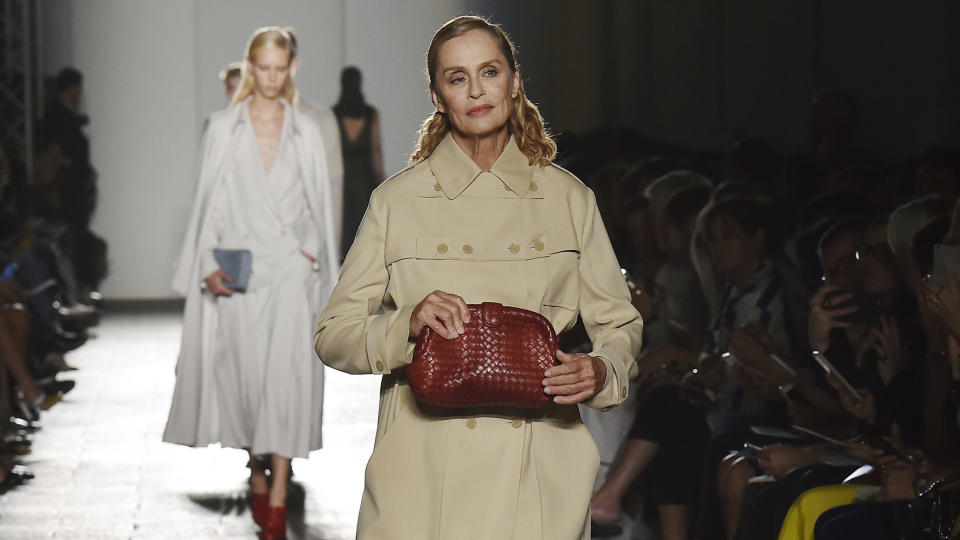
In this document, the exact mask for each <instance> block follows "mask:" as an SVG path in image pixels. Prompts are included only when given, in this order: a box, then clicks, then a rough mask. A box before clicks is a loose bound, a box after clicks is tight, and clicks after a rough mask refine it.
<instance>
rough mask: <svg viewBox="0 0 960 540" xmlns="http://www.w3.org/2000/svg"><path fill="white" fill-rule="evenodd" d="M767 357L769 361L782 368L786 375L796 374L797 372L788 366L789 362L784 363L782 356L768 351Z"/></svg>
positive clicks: (794, 375)
mask: <svg viewBox="0 0 960 540" xmlns="http://www.w3.org/2000/svg"><path fill="white" fill-rule="evenodd" d="M769 358H770V361H771V362H773V363H774V364H775V365H776V366H777V367H779V368H780V369H782V370H783V371H784V372H785V373H786V374H787V375H790V376H791V377H796V376H797V372H796V371H795V370H794V369H793V368H792V367H790V364H788V363H786V362H785V361H784V360H783V358H780V357H779V356H777V354H776V353H770V356H769Z"/></svg>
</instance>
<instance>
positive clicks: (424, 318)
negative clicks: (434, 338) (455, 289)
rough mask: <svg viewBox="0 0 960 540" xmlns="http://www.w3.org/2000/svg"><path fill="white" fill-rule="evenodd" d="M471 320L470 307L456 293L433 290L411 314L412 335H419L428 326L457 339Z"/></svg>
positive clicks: (447, 337)
mask: <svg viewBox="0 0 960 540" xmlns="http://www.w3.org/2000/svg"><path fill="white" fill-rule="evenodd" d="M469 321H470V308H469V307H468V306H467V303H466V302H465V301H464V300H463V298H461V297H460V296H457V295H455V294H450V293H447V292H444V291H433V292H432V293H430V294H428V295H427V296H425V297H424V298H423V300H421V301H420V303H419V304H417V306H416V307H415V308H414V310H413V314H412V315H411V316H410V335H411V336H414V337H417V336H419V335H420V332H422V331H423V328H424V327H425V326H426V327H428V328H430V329H431V330H433V331H434V332H437V333H438V334H440V335H441V336H442V337H444V338H445V339H455V338H457V337H459V336H461V335H462V334H463V333H464V332H465V331H466V329H465V328H464V324H465V323H466V322H469Z"/></svg>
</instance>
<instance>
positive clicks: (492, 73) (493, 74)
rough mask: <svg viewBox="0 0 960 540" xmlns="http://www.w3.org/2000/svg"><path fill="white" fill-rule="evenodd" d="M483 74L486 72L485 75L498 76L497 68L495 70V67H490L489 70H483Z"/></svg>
mask: <svg viewBox="0 0 960 540" xmlns="http://www.w3.org/2000/svg"><path fill="white" fill-rule="evenodd" d="M483 74H484V75H485V76H487V77H496V76H497V70H495V69H493V68H490V69H488V70H485V71H484V72H483Z"/></svg>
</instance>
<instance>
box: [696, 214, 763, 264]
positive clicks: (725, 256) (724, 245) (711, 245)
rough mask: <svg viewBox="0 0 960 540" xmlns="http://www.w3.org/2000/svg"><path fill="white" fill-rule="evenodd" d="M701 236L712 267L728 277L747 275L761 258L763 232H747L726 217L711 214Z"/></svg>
mask: <svg viewBox="0 0 960 540" xmlns="http://www.w3.org/2000/svg"><path fill="white" fill-rule="evenodd" d="M705 237H706V241H707V248H708V249H709V251H710V259H711V260H712V261H713V265H714V267H716V268H717V270H719V271H720V273H721V274H723V275H724V276H725V277H727V278H728V279H736V278H738V277H749V276H748V275H746V274H747V273H748V272H750V271H752V270H753V267H754V265H756V263H757V262H759V261H760V259H762V257H763V232H762V231H757V232H756V233H754V234H750V233H748V232H747V231H745V230H744V229H743V228H742V227H741V226H740V225H738V224H737V223H736V222H735V221H733V220H732V219H730V218H729V217H727V216H724V215H715V216H713V217H712V218H711V219H710V222H709V223H708V224H707V231H706V235H705Z"/></svg>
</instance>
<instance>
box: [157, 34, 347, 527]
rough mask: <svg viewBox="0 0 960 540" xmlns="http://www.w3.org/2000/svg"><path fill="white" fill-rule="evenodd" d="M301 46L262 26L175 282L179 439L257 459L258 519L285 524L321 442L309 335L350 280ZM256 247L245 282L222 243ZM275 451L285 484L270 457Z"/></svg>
mask: <svg viewBox="0 0 960 540" xmlns="http://www.w3.org/2000/svg"><path fill="white" fill-rule="evenodd" d="M293 56H294V49H293V48H292V47H291V40H290V36H289V34H288V33H287V32H286V31H285V30H283V29H281V28H278V27H267V28H261V29H259V30H257V31H256V32H255V33H254V35H253V37H251V39H250V42H249V43H248V45H247V54H246V55H245V57H244V58H245V62H244V72H243V79H242V81H241V86H240V88H239V89H238V90H237V92H236V94H234V98H233V102H232V104H231V106H230V107H229V108H228V109H226V110H224V111H221V112H219V113H217V114H215V115H213V116H212V117H211V118H210V120H209V122H208V124H207V126H206V129H205V134H204V142H203V148H202V152H203V155H202V161H201V172H200V182H199V184H198V187H197V194H196V200H195V202H194V208H193V212H192V215H191V219H190V222H189V225H188V229H187V235H186V238H185V240H184V244H183V249H182V251H181V256H180V260H179V265H178V268H177V271H176V274H175V276H174V283H173V285H174V289H175V290H177V291H178V292H180V293H181V294H183V295H185V296H186V298H187V301H186V307H185V313H184V331H183V338H182V342H181V351H180V358H179V361H178V364H177V383H176V387H175V390H174V397H173V404H172V406H171V410H170V417H169V419H168V421H167V427H166V430H165V432H164V440H165V441H168V442H173V443H178V444H185V445H189V446H200V445H206V444H210V443H215V442H220V443H222V444H223V445H224V446H229V447H234V448H244V449H246V450H248V451H249V452H250V456H251V460H250V461H251V471H252V472H251V482H250V484H251V493H252V497H251V500H252V504H253V510H254V512H253V514H254V519H256V520H257V522H258V523H259V524H260V525H261V527H262V528H263V531H262V537H263V538H265V539H268V540H269V539H277V538H283V537H284V535H285V532H286V494H287V483H288V472H289V468H290V459H291V458H293V457H306V456H307V453H308V452H309V451H310V450H313V449H317V448H319V447H320V444H321V436H320V435H321V432H320V427H321V425H320V424H321V411H322V404H323V396H322V393H323V371H322V364H321V363H320V361H319V360H318V359H317V357H316V353H315V352H314V349H313V346H312V344H311V339H310V337H311V336H312V333H313V327H314V323H315V321H316V319H317V315H318V313H319V310H320V309H321V308H322V307H323V304H324V303H325V302H326V299H327V297H328V295H329V291H330V290H331V289H332V285H333V283H334V282H335V280H336V278H337V272H338V268H337V260H338V259H337V249H338V248H337V241H336V239H337V238H338V237H339V231H338V230H337V228H336V227H335V225H334V220H333V200H332V196H331V192H330V182H329V179H328V177H327V166H326V160H325V157H324V149H323V148H324V147H323V143H322V135H321V133H320V128H319V127H318V126H317V124H316V122H315V121H314V120H313V119H312V118H310V117H309V116H308V115H306V114H303V113H301V112H298V110H297V109H296V108H294V107H293V106H291V105H290V102H291V101H293V99H294V96H295V93H294V88H293V80H292V78H291V73H290V71H291V64H292V61H293ZM214 248H221V249H248V250H250V251H251V252H252V253H253V273H252V276H251V279H250V283H249V286H248V288H247V289H246V292H243V293H234V292H233V291H231V290H230V289H229V288H227V287H226V286H225V283H226V282H228V281H229V280H230V279H231V277H230V276H228V275H227V274H226V273H225V272H223V270H221V269H219V268H218V267H217V264H216V262H215V260H214V258H213V249H214ZM265 454H268V455H270V458H271V461H272V482H270V483H268V481H267V476H266V474H265V471H264V470H263V468H262V466H260V461H259V459H256V458H257V457H258V456H261V455H265Z"/></svg>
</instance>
